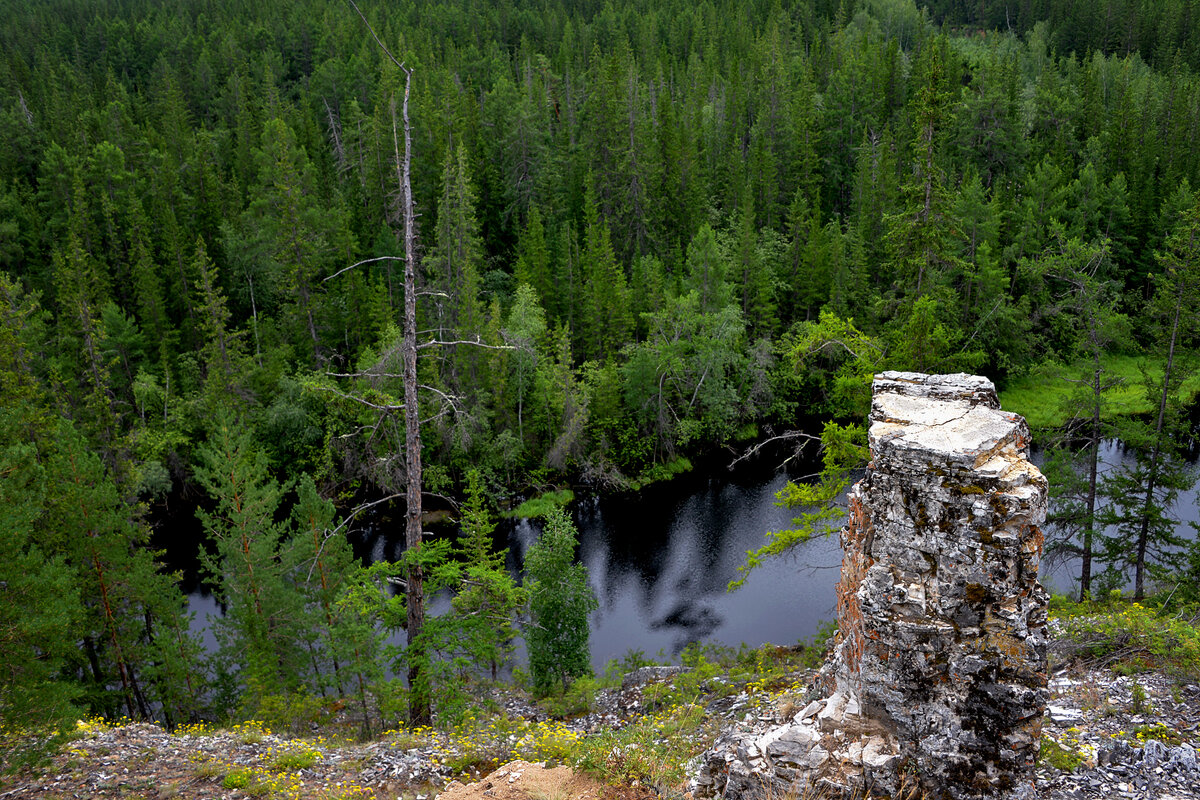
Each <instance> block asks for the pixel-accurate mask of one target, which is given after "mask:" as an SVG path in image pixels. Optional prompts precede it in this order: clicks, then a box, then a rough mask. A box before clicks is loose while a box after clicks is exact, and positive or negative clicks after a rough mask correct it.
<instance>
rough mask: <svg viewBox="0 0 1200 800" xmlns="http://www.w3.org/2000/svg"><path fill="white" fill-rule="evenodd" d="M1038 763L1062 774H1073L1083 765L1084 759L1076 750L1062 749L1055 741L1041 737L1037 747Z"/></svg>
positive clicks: (1047, 737)
mask: <svg viewBox="0 0 1200 800" xmlns="http://www.w3.org/2000/svg"><path fill="white" fill-rule="evenodd" d="M1038 762H1039V763H1041V764H1045V765H1046V766H1048V767H1053V768H1054V769H1057V770H1062V771H1063V772H1074V771H1075V770H1076V769H1078V768H1079V766H1080V765H1081V764H1083V762H1084V757H1083V754H1082V753H1080V752H1079V751H1078V750H1075V749H1071V748H1068V747H1064V746H1063V745H1062V744H1059V742H1058V741H1057V740H1055V739H1052V738H1050V737H1049V736H1043V737H1042V743H1041V745H1040V746H1039V747H1038Z"/></svg>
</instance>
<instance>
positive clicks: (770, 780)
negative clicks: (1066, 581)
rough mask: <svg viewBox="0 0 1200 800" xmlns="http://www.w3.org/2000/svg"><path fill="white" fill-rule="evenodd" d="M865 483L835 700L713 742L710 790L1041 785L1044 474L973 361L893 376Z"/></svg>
mask: <svg viewBox="0 0 1200 800" xmlns="http://www.w3.org/2000/svg"><path fill="white" fill-rule="evenodd" d="M872 389H873V396H872V405H871V416H870V430H869V443H870V450H871V461H870V464H869V465H868V469H867V474H866V476H865V477H864V478H863V479H862V480H861V481H860V482H859V483H857V484H856V485H855V486H854V487H853V488H852V489H851V491H850V493H849V497H848V504H849V511H850V514H849V522H848V525H847V526H846V527H845V528H844V529H843V531H842V534H841V536H842V545H843V549H844V556H843V561H842V574H841V580H840V582H839V584H838V603H837V609H838V627H839V634H838V640H837V644H836V645H835V648H834V653H833V656H832V659H831V660H830V661H829V662H828V663H827V664H826V665H825V667H824V669H823V670H822V673H823V675H824V686H825V688H826V690H827V696H826V697H824V698H821V699H820V700H818V701H815V702H814V703H812V704H810V705H809V706H808V707H807V708H805V709H804V710H803V711H801V712H800V713H799V714H797V715H796V717H795V718H793V720H792V721H790V722H789V723H787V724H785V725H783V726H780V727H778V728H775V729H773V730H769V731H767V732H766V733H761V732H756V733H753V734H742V735H741V738H740V739H739V736H738V735H734V736H732V737H729V739H727V740H726V741H723V742H721V743H718V745H717V746H716V747H715V748H714V749H713V750H711V751H710V752H709V753H708V754H706V756H705V758H704V759H703V763H702V765H701V767H700V769H699V771H698V773H699V774H698V775H697V778H696V780H695V782H694V792H695V794H696V795H697V796H698V797H716V796H724V797H729V798H734V797H741V796H744V795H749V796H756V795H759V794H763V793H765V792H764V790H769V791H770V792H771V793H775V794H786V793H787V792H797V793H799V792H802V791H804V790H807V789H808V788H810V787H816V788H822V789H825V790H827V791H830V792H832V793H833V794H838V793H842V792H853V791H863V790H865V791H868V792H875V793H879V794H895V793H897V792H899V791H900V790H901V788H902V787H907V788H917V786H918V785H919V789H920V791H921V792H922V793H924V794H925V795H926V796H928V797H934V798H948V799H949V800H965V798H976V797H1004V798H1009V797H1022V796H1025V795H1028V794H1030V793H1031V786H1032V775H1033V765H1034V760H1035V758H1036V756H1037V750H1038V744H1039V739H1040V732H1041V724H1042V715H1043V712H1044V710H1045V706H1046V702H1047V699H1048V692H1047V690H1046V642H1047V633H1046V603H1047V595H1046V592H1045V590H1044V589H1043V588H1042V587H1041V585H1040V584H1039V583H1038V580H1037V576H1038V567H1039V561H1040V558H1041V554H1042V533H1041V528H1040V526H1041V525H1042V523H1043V522H1044V520H1045V515H1046V494H1047V487H1046V480H1045V478H1044V477H1043V476H1042V474H1041V473H1040V472H1039V471H1038V469H1037V468H1036V467H1035V466H1034V465H1033V464H1031V463H1030V462H1029V459H1028V444H1029V429H1028V427H1027V426H1026V424H1025V421H1024V420H1023V419H1022V418H1021V417H1020V416H1018V415H1016V414H1011V413H1007V412H1004V411H1001V410H1000V408H999V403H998V401H997V398H996V392H995V388H994V386H993V385H992V383H991V382H990V381H988V380H987V379H986V378H982V377H979V376H972V375H962V374H958V375H923V374H917V373H904V372H885V373H882V374H880V375H878V376H876V378H875V381H874V384H873V387H872Z"/></svg>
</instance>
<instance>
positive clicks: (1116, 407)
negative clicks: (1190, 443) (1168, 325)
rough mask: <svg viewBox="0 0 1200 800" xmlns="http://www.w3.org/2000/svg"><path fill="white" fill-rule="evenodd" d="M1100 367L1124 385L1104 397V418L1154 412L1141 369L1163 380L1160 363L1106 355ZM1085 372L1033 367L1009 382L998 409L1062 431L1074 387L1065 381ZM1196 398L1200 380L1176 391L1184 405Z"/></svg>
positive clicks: (1057, 366)
mask: <svg viewBox="0 0 1200 800" xmlns="http://www.w3.org/2000/svg"><path fill="white" fill-rule="evenodd" d="M1102 363H1103V365H1104V370H1105V375H1106V377H1109V378H1111V377H1120V378H1121V379H1122V380H1123V381H1124V383H1122V384H1121V385H1120V386H1116V387H1114V388H1113V389H1110V390H1109V391H1108V392H1107V393H1106V395H1105V397H1106V401H1107V404H1108V407H1107V409H1106V410H1105V415H1106V417H1108V418H1109V419H1115V418H1118V417H1128V416H1136V415H1138V414H1149V413H1150V412H1151V411H1152V410H1153V408H1152V407H1151V402H1150V400H1149V398H1147V397H1146V384H1145V378H1144V376H1143V375H1142V368H1143V367H1145V368H1146V370H1147V372H1149V373H1150V375H1151V376H1152V377H1155V378H1158V377H1161V376H1162V362H1161V361H1159V360H1154V359H1148V358H1145V357H1142V356H1130V355H1108V356H1105V357H1104V359H1103V361H1102ZM1084 369H1085V368H1084V367H1081V366H1080V367H1069V366H1064V365H1062V364H1053V363H1047V364H1042V365H1040V366H1038V367H1035V368H1034V369H1033V370H1031V371H1030V372H1029V374H1028V375H1024V376H1022V377H1020V378H1017V379H1014V380H1012V381H1010V382H1009V384H1008V386H1007V387H1005V389H1004V391H1002V392H1000V406H1001V408H1003V409H1004V410H1005V411H1015V412H1016V413H1018V414H1020V415H1021V416H1023V417H1025V419H1026V421H1027V422H1028V423H1029V425H1030V427H1032V428H1061V427H1062V426H1063V425H1065V424H1066V422H1067V420H1068V419H1069V418H1070V414H1071V410H1072V406H1071V405H1070V397H1071V394H1072V392H1073V391H1074V390H1075V389H1076V384H1072V383H1069V382H1068V381H1066V380H1064V378H1065V377H1069V378H1074V377H1077V376H1078V375H1079V374H1081V373H1082V372H1083V371H1084ZM1197 394H1200V376H1196V377H1193V378H1191V379H1190V380H1188V381H1185V382H1184V384H1183V386H1182V387H1181V388H1180V390H1179V398H1180V400H1182V401H1184V402H1185V403H1190V402H1192V401H1193V400H1195V398H1196V396H1197Z"/></svg>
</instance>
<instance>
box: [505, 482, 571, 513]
mask: <svg viewBox="0 0 1200 800" xmlns="http://www.w3.org/2000/svg"><path fill="white" fill-rule="evenodd" d="M574 500H575V492H573V491H571V490H570V489H551V490H550V491H548V492H543V493H541V494H540V495H538V496H537V497H531V498H529V499H528V500H525V501H524V502H522V503H521V505H519V506H517V507H516V508H514V509H513V510H512V511H507V512H505V514H504V516H506V517H517V518H522V519H529V518H531V517H544V516H546V515H547V514H549V513H550V511H551V510H553V509H555V508H566V507H567V506H568V505H570V504H571V503H572V502H574Z"/></svg>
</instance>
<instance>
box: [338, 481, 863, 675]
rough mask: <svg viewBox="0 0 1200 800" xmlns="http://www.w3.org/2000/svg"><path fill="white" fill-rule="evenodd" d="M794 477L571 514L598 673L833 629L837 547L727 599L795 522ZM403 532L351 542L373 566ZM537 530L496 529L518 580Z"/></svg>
mask: <svg viewBox="0 0 1200 800" xmlns="http://www.w3.org/2000/svg"><path fill="white" fill-rule="evenodd" d="M787 478H788V475H787V474H786V473H784V472H782V471H781V472H775V471H772V470H770V469H762V468H757V469H754V468H751V469H743V470H740V471H738V472H735V473H731V472H729V471H728V470H726V469H724V468H717V469H715V470H712V471H710V473H709V474H708V475H687V476H684V477H682V478H678V479H676V480H675V481H672V482H671V483H668V484H662V485H655V486H651V487H649V488H648V489H646V490H644V491H643V492H641V493H638V494H630V495H601V496H581V497H580V498H578V499H577V500H576V501H575V502H574V503H573V504H572V505H571V508H570V511H571V513H572V517H573V518H574V521H575V524H576V527H577V528H578V529H579V556H580V559H581V560H582V562H583V564H584V565H585V566H586V567H587V569H588V575H589V578H590V581H591V585H592V588H593V589H594V590H595V592H596V597H597V598H598V599H599V601H600V608H599V610H598V611H597V612H596V613H595V614H594V615H593V617H592V620H591V623H592V631H591V647H592V661H593V663H594V664H595V665H596V666H597V667H601V666H603V665H604V663H605V662H607V661H608V660H609V659H612V658H616V659H620V658H622V657H623V656H625V655H627V654H628V653H630V651H640V652H641V653H642V654H644V655H645V656H648V657H654V658H662V659H670V658H671V657H673V656H675V655H677V654H678V653H679V651H680V650H682V649H683V648H684V647H685V646H686V645H687V644H688V643H690V642H713V643H719V644H724V645H731V646H736V645H739V644H741V643H743V642H745V643H746V644H749V645H755V646H756V645H759V644H762V643H764V642H772V643H775V644H791V643H794V642H796V641H797V640H798V639H800V638H801V637H806V636H809V635H811V634H812V633H814V632H815V631H816V630H817V626H818V624H819V623H820V622H821V621H822V620H831V619H833V618H834V616H835V615H834V585H835V584H836V583H837V579H838V568H839V566H840V563H841V550H840V546H839V544H838V542H837V539H836V537H833V538H830V539H821V540H819V541H813V542H810V543H808V544H807V545H806V546H805V547H804V549H803V553H802V554H801V555H800V556H799V557H797V558H783V559H776V560H774V561H772V562H769V563H768V564H767V565H765V566H763V567H761V568H759V569H756V570H755V571H754V572H753V574H752V575H751V577H750V579H749V580H748V581H747V582H746V584H745V586H743V587H742V588H741V589H739V590H738V591H736V592H732V593H730V592H728V591H727V589H726V587H727V586H728V584H729V582H730V581H731V580H733V579H734V578H736V577H737V576H738V572H737V568H738V567H739V566H741V565H742V563H743V562H744V560H745V554H746V551H747V550H750V549H752V548H757V547H759V546H761V545H762V544H764V542H765V538H764V537H765V534H766V532H767V531H768V530H776V529H779V528H781V527H784V526H786V525H787V524H788V523H789V522H790V520H791V513H790V512H789V511H788V510H786V509H783V508H780V507H778V506H777V505H775V493H776V492H778V491H779V490H780V489H781V488H782V487H783V484H784V482H785V481H786V480H787ZM399 524H400V521H399V520H398V519H397V520H396V521H395V522H394V523H393V522H391V521H390V520H389V521H386V522H385V523H384V524H383V525H378V526H376V525H372V526H364V528H362V529H360V530H359V531H358V532H356V533H355V534H353V535H352V538H351V541H352V543H353V544H354V545H355V549H356V552H358V553H359V554H360V556H362V557H364V558H365V559H369V560H376V559H380V558H393V557H395V555H396V554H397V552H398V551H399V549H400V548H401V547H402V544H401V541H400V540H401V538H402V532H401V531H400V529H399ZM540 530H541V523H540V522H539V521H537V520H527V519H521V520H502V521H501V522H500V524H499V525H498V527H497V531H496V536H497V544H498V545H499V546H501V547H507V548H508V549H509V567H510V569H511V570H512V571H513V572H514V573H515V574H519V572H520V566H521V564H522V563H523V561H524V556H525V553H526V551H527V550H528V549H529V546H530V545H531V544H533V542H535V541H536V540H537V537H538V535H539V533H540ZM435 610H436V606H435Z"/></svg>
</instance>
